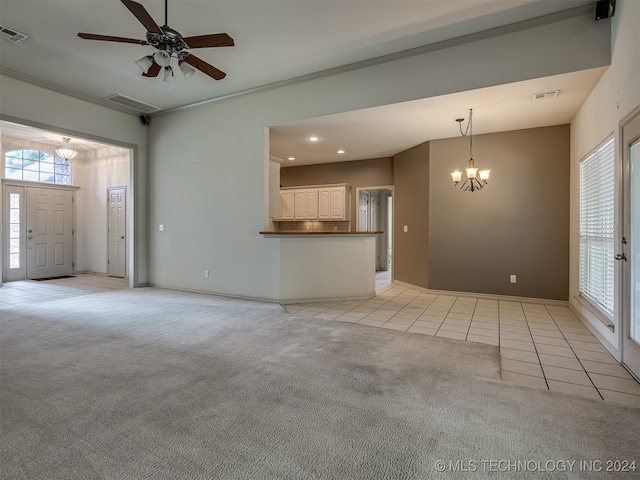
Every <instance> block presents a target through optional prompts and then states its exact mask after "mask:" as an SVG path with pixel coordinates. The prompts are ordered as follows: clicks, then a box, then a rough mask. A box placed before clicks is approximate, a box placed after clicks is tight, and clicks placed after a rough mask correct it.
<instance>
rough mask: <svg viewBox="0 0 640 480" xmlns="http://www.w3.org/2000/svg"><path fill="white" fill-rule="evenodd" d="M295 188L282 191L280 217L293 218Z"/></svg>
mask: <svg viewBox="0 0 640 480" xmlns="http://www.w3.org/2000/svg"><path fill="white" fill-rule="evenodd" d="M293 193H294V190H281V191H280V218H288V219H291V220H293V214H294V205H295V197H294V194H293Z"/></svg>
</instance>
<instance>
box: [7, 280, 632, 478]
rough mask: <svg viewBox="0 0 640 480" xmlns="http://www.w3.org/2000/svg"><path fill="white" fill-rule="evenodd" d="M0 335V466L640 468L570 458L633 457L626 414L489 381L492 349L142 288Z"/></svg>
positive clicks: (12, 319) (11, 315)
mask: <svg viewBox="0 0 640 480" xmlns="http://www.w3.org/2000/svg"><path fill="white" fill-rule="evenodd" d="M0 333H1V344H0V414H1V424H0V426H1V435H2V445H1V447H0V448H1V450H0V454H1V457H0V460H1V464H0V465H1V467H0V468H1V472H2V478H3V479H21V478H24V479H58V478H60V479H62V478H65V479H92V478H102V479H169V478H171V479H174V478H175V479H183V478H184V479H187V478H189V479H191V478H193V479H306V478H308V479H378V478H379V479H431V478H433V479H440V478H508V479H517V478H532V479H546V478H572V479H573V478H575V479H589V478H594V479H600V478H624V479H630V478H639V476H640V475H639V474H638V472H636V474H630V473H619V474H616V473H606V472H604V471H597V470H596V471H591V472H587V471H584V470H585V468H584V466H587V465H596V466H597V465H598V463H597V462H602V464H601V470H603V469H604V467H605V466H606V463H605V462H606V461H607V460H620V461H632V460H635V461H636V462H640V458H638V452H639V445H640V433H639V429H638V424H639V420H640V410H638V409H633V408H626V407H622V406H616V405H611V404H606V405H605V404H604V403H603V402H596V401H592V400H589V399H584V398H580V397H573V396H568V395H562V394H558V393H553V392H548V391H543V390H538V389H528V388H526V387H520V386H517V385H512V384H507V383H502V382H501V381H500V380H499V368H500V365H499V354H498V350H497V348H495V347H491V346H486V345H481V344H473V343H469V342H457V341H454V340H448V339H441V338H435V337H429V336H423V335H414V334H408V333H399V332H395V331H390V330H385V329H376V328H367V327H363V326H360V325H352V324H342V323H338V322H331V321H327V322H324V321H320V320H311V319H304V318H296V317H295V316H291V315H288V314H286V313H284V312H283V311H282V309H281V307H279V306H278V305H272V304H264V303H259V302H249V301H241V300H235V299H228V298H221V297H215V296H206V295H197V294H189V293H180V292H174V291H166V290H160V289H151V288H145V289H135V290H125V291H119V292H111V293H104V294H96V295H88V296H84V297H80V298H75V299H70V300H57V301H52V302H46V303H41V304H35V305H32V306H29V307H26V308H25V307H21V308H19V309H18V308H15V309H6V310H4V311H3V312H2V323H1V330H0ZM439 461H442V462H444V463H438V462H439ZM572 461H577V462H591V463H588V464H587V463H582V464H580V463H577V464H574V465H573V467H572V468H573V471H557V469H558V468H560V467H562V465H564V470H569V467H568V465H570V463H567V464H563V463H561V462H572ZM490 462H493V463H490ZM499 462H502V463H499ZM505 462H509V463H505ZM550 462H553V463H550ZM594 462H595V463H594ZM509 465H514V466H513V467H510V466H509ZM552 467H553V469H554V470H556V471H550V470H551V468H552ZM638 467H640V463H639V464H638ZM443 468H444V472H440V471H439V470H442V469H443ZM501 468H502V470H500V469H501ZM452 470H458V471H452ZM459 470H467V471H466V472H464V471H463V472H461V471H459ZM493 470H495V471H493Z"/></svg>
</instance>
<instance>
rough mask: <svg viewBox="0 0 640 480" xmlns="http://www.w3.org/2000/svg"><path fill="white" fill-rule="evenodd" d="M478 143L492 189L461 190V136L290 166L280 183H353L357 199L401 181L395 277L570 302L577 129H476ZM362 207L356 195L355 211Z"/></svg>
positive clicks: (464, 153) (465, 154)
mask: <svg viewBox="0 0 640 480" xmlns="http://www.w3.org/2000/svg"><path fill="white" fill-rule="evenodd" d="M473 145H474V150H473V153H474V157H475V160H476V166H478V167H480V168H489V169H491V180H490V183H489V185H488V186H487V187H486V188H485V189H483V190H482V191H480V192H475V193H470V192H462V191H460V190H459V189H457V188H455V187H454V186H453V184H452V182H451V177H450V176H449V172H450V171H452V170H453V169H455V168H458V169H462V168H465V167H466V164H467V162H468V158H469V150H468V149H469V143H468V139H467V138H462V137H456V138H450V139H443V140H433V141H431V142H426V143H423V144H422V145H418V146H416V147H414V148H411V149H409V150H406V151H404V152H401V153H399V154H397V155H396V156H394V157H393V159H378V160H364V161H359V162H343V163H332V164H324V165H311V166H301V167H288V168H282V170H281V183H282V186H297V185H314V184H322V183H341V182H347V183H350V184H352V185H354V189H353V190H354V191H353V192H352V195H355V186H365V185H375V184H385V185H386V184H389V185H391V184H393V185H394V220H393V224H394V232H393V234H394V247H393V250H394V253H393V255H394V258H393V262H394V263H393V277H394V280H397V281H401V282H405V283H409V284H412V285H416V286H419V287H423V288H429V289H434V290H449V291H457V292H470V293H487V294H494V295H511V296H519V297H532V298H544V299H554V300H567V299H568V288H569V164H570V156H569V126H568V125H559V126H552V127H543V128H533V129H526V130H516V131H511V132H500V133H492V134H487V135H476V136H474V137H473ZM390 168H392V175H390V172H389V169H390ZM376 182H378V183H376ZM356 205H357V202H355V199H354V198H352V210H354V209H355V206H356ZM354 215H355V211H352V218H356V217H354ZM405 226H406V227H407V232H405V231H404V227H405ZM510 275H516V279H517V281H516V283H515V284H513V283H510Z"/></svg>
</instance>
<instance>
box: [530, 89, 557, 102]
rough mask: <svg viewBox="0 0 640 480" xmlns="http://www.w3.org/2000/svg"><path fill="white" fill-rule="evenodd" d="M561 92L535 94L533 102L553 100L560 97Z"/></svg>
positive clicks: (552, 91)
mask: <svg viewBox="0 0 640 480" xmlns="http://www.w3.org/2000/svg"><path fill="white" fill-rule="evenodd" d="M559 93H560V90H551V91H549V92H541V93H534V94H533V101H534V102H539V101H540V100H553V99H554V98H556V97H557V96H558V94H559Z"/></svg>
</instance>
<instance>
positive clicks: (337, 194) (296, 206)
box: [277, 184, 351, 221]
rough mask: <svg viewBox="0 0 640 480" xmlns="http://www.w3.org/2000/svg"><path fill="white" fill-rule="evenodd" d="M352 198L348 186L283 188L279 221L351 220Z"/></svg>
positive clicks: (281, 190)
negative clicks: (350, 203)
mask: <svg viewBox="0 0 640 480" xmlns="http://www.w3.org/2000/svg"><path fill="white" fill-rule="evenodd" d="M350 198H351V187H350V186H349V185H347V184H338V185H318V186H315V185H314V186H304V187H285V188H281V189H280V217H278V218H277V220H298V221H303V220H333V221H341V220H349V201H350Z"/></svg>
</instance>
